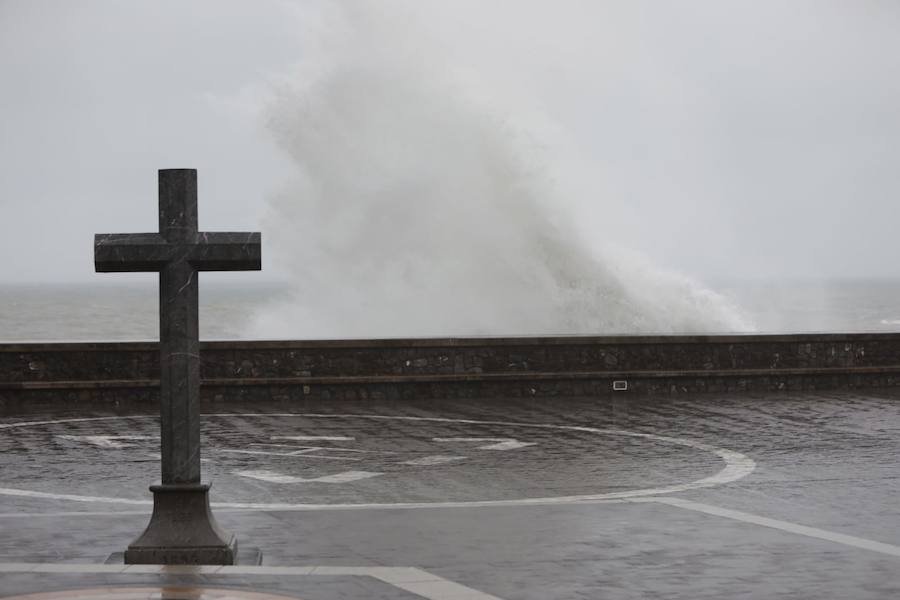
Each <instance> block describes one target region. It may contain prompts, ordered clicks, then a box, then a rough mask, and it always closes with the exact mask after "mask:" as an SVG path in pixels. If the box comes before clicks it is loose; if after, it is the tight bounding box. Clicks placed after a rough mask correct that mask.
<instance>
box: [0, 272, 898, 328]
mask: <svg viewBox="0 0 900 600" xmlns="http://www.w3.org/2000/svg"><path fill="white" fill-rule="evenodd" d="M713 289H714V290H715V291H716V292H718V293H719V294H721V295H723V296H724V297H725V298H726V299H727V300H728V301H729V302H730V303H731V304H733V305H734V306H735V307H736V308H737V310H738V311H739V312H740V313H741V315H742V316H743V317H744V318H745V319H746V320H747V321H748V322H749V323H751V324H752V325H753V330H754V331H757V332H761V333H802V332H873V331H874V332H891V331H900V280H827V281H826V280H822V281H800V282H798V281H781V282H774V281H768V282H740V283H735V282H731V283H722V284H719V285H717V286H714V288H713ZM310 293H313V292H310ZM292 297H294V295H293V294H292V293H291V290H290V288H289V287H288V286H287V285H282V284H276V283H266V284H259V283H253V284H248V285H238V284H233V283H227V284H226V283H221V282H213V283H206V284H204V283H201V287H200V336H201V339H206V340H233V339H304V338H307V339H308V338H310V337H316V338H323V337H324V338H327V337H332V338H334V337H373V336H371V335H368V332H369V331H371V330H366V331H358V332H355V331H353V330H341V331H334V332H333V333H331V334H329V332H328V331H327V330H326V331H324V335H323V331H322V330H318V331H317V333H318V334H319V335H316V336H309V335H304V330H303V324H302V323H296V322H291V321H290V320H289V319H286V322H285V323H284V325H283V329H281V330H280V331H279V332H278V334H277V335H272V333H271V332H272V331H273V330H272V328H271V327H268V328H267V329H265V332H264V333H261V331H262V330H260V329H259V328H258V327H257V325H256V323H258V322H259V321H260V318H261V317H271V316H272V315H273V314H277V312H273V311H277V310H281V309H280V308H278V307H283V305H284V303H285V302H290V301H291V298H292ZM301 297H302V295H301ZM158 308H159V304H158V298H157V291H156V283H155V281H154V280H151V279H148V281H147V282H146V283H144V282H141V283H140V284H135V283H128V284H119V285H117V284H112V283H104V284H100V285H86V284H52V285H47V284H41V285H37V284H17V285H11V284H6V285H2V286H0V341H6V342H11V341H51V340H52V341H103V340H154V339H158V336H159V325H158V312H157V311H158ZM443 310H447V309H446V307H444V308H443ZM288 314H289V313H288ZM443 317H446V315H444V316H443ZM329 318H330V319H331V320H334V315H329ZM270 320H271V319H270ZM576 332H578V333H583V334H586V335H588V334H600V333H626V334H627V333H633V332H632V331H629V330H628V329H627V328H622V329H621V330H607V331H591V330H587V329H586V330H584V331H576ZM381 333H383V334H384V335H379V336H378V337H392V336H391V332H390V330H383V331H382V332H381ZM404 333H408V332H404ZM413 333H414V332H413ZM522 333H523V332H522V331H506V330H496V331H490V330H488V331H486V330H479V331H473V332H472V334H473V335H517V334H522ZM524 333H533V332H524ZM546 333H550V332H546ZM563 333H566V334H571V333H573V331H572V330H571V328H569V329H567V330H566V331H564V332H563ZM641 333H647V332H646V331H642V332H641ZM683 333H694V332H690V331H685V332H683ZM704 333H709V331H705V332H704ZM719 333H728V332H727V331H719ZM452 334H453V335H458V334H459V331H458V330H455V331H453V332H452ZM422 335H423V336H433V335H441V330H440V328H439V327H437V328H433V329H431V330H429V331H426V332H423V333H422Z"/></svg>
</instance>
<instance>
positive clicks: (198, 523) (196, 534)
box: [125, 483, 237, 565]
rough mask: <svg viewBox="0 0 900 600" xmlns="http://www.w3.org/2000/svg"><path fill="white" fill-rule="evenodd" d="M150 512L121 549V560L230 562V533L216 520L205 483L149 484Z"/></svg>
mask: <svg viewBox="0 0 900 600" xmlns="http://www.w3.org/2000/svg"><path fill="white" fill-rule="evenodd" d="M150 491H151V492H153V516H151V517H150V523H149V524H148V525H147V528H146V529H145V530H144V533H142V534H141V535H140V537H138V539H136V540H135V541H134V542H132V543H131V545H129V546H128V549H127V550H126V551H125V564H130V565H136V564H143V565H146V564H151V565H233V564H235V559H236V557H237V539H236V538H235V537H234V534H232V533H229V532H227V531H225V530H224V529H222V528H221V527H220V526H219V524H218V523H216V519H215V517H213V514H212V511H211V510H210V507H209V484H200V483H193V484H163V485H151V486H150Z"/></svg>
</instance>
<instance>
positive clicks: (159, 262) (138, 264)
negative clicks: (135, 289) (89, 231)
mask: <svg viewBox="0 0 900 600" xmlns="http://www.w3.org/2000/svg"><path fill="white" fill-rule="evenodd" d="M171 254H172V249H171V247H170V246H169V245H168V244H167V243H166V240H165V239H164V238H163V237H162V236H161V235H159V234H158V233H98V234H96V235H95V236H94V269H95V270H96V271H97V272H98V273H114V272H123V271H159V270H160V268H162V266H163V265H165V264H166V262H168V261H169V260H170V259H171Z"/></svg>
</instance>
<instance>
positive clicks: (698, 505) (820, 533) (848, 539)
mask: <svg viewBox="0 0 900 600" xmlns="http://www.w3.org/2000/svg"><path fill="white" fill-rule="evenodd" d="M644 500H645V501H647V502H656V503H659V504H667V505H669V506H677V507H678V508H683V509H686V510H693V511H696V512H701V513H706V514H708V515H715V516H717V517H724V518H726V519H733V520H735V521H742V522H744V523H752V524H753V525H761V526H763V527H770V528H772V529H780V530H781V531H787V532H788V533H795V534H797V535H804V536H806V537H811V538H816V539H820V540H827V541H829V542H835V543H838V544H843V545H845V546H852V547H854V548H862V549H863V550H871V551H872V552H879V553H881V554H887V555H889V556H897V557H900V546H894V545H892V544H885V543H884V542H876V541H874V540H867V539H865V538H860V537H856V536H853V535H846V534H843V533H836V532H834V531H827V530H825V529H819V528H817V527H808V526H806V525H798V524H797V523H791V522H790V521H779V520H778V519H770V518H768V517H761V516H759V515H754V514H751V513H746V512H742V511H739V510H732V509H730V508H721V507H719V506H713V505H711V504H703V503H702V502H694V501H692V500H683V499H681V498H646V499H644Z"/></svg>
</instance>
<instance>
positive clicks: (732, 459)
mask: <svg viewBox="0 0 900 600" xmlns="http://www.w3.org/2000/svg"><path fill="white" fill-rule="evenodd" d="M203 416H204V417H306V418H314V419H383V420H395V421H426V422H436V423H464V424H471V425H501V426H505V427H530V428H534V429H556V430H564V431H581V432H585V433H595V434H598V435H604V434H605V435H621V436H626V437H633V438H643V439H648V440H654V441H657V442H663V443H668V444H675V445H678V446H686V447H688V448H694V449H697V450H702V451H704V452H710V453H712V454H715V455H716V456H718V457H719V458H721V459H722V461H724V463H725V466H724V467H723V468H722V470H720V471H719V472H718V473H716V474H715V475H711V476H709V477H704V478H703V479H698V480H696V481H691V482H689V483H682V484H676V485H669V486H664V487H659V488H645V489H639V490H629V491H625V492H609V493H605V494H582V495H577V496H552V497H544V498H518V499H512V500H475V501H465V502H394V503H358V504H292V503H279V502H276V503H262V502H212V503H211V504H212V506H213V508H233V509H245V510H273V511H295V510H371V509H410V508H471V507H486V506H534V505H546V504H578V503H591V502H604V501H608V500H621V499H627V498H639V497H643V496H659V495H662V494H672V493H678V492H684V491H687V490H695V489H700V488H709V487H714V486H717V485H724V484H727V483H732V482H734V481H737V480H739V479H742V478H744V477H746V476H747V475H749V474H750V473H752V472H753V470H754V469H755V468H756V462H754V461H753V459H751V458H750V457H749V456H746V455H744V454H741V453H740V452H735V451H734V450H728V449H726V448H717V447H715V446H711V445H709V444H704V443H702V442H695V441H693V440H687V439H684V438H676V437H668V436H662V435H655V434H652V433H639V432H635V431H626V430H623V429H599V428H597V427H585V426H576V425H551V424H546V423H516V422H510V421H479V420H474V419H450V418H443V417H407V416H394V415H344V414H334V415H332V414H319V413H213V414H206V415H203ZM155 418H157V417H156V416H155V415H134V416H112V417H83V418H76V419H58V420H51V421H28V422H23V423H0V429H13V428H19V427H36V426H39V425H57V424H62V423H76V422H90V421H111V420H120V419H155ZM0 495H4V496H19V497H27V498H44V499H48V500H70V501H73V502H102V503H109V504H128V505H142V506H146V505H152V504H153V501H152V500H133V499H130V498H115V497H105V496H81V495H76V494H55V493H50V492H37V491H33V490H22V489H15V488H4V487H0Z"/></svg>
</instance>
